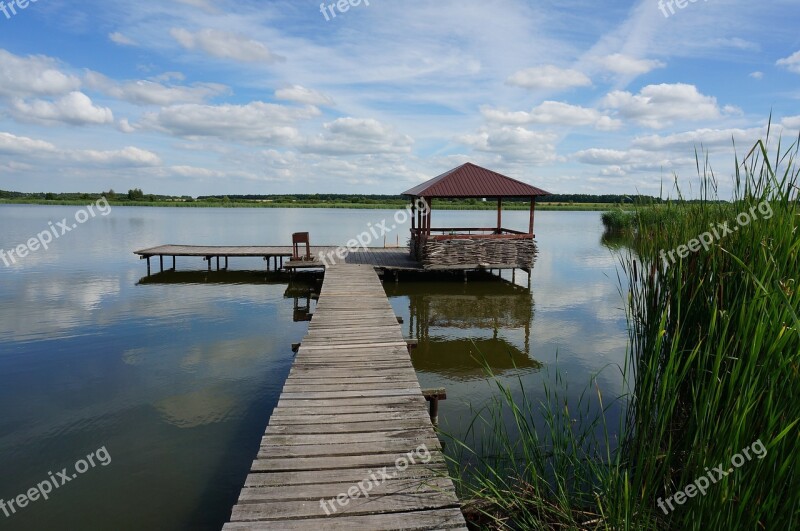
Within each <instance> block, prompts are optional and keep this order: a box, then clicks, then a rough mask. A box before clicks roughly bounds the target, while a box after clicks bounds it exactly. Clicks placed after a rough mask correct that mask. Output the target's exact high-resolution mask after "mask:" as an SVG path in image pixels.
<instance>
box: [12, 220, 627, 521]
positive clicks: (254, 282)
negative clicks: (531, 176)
mask: <svg viewBox="0 0 800 531" xmlns="http://www.w3.org/2000/svg"><path fill="white" fill-rule="evenodd" d="M78 210H79V208H77V207H42V206H0V227H2V230H0V249H4V250H6V251H7V250H10V249H12V248H15V247H16V246H18V245H19V244H21V243H24V242H26V241H28V239H29V238H31V237H34V236H35V235H36V234H38V233H40V232H42V231H44V230H47V229H48V227H49V225H48V222H51V221H52V222H53V223H56V222H58V221H61V220H62V219H63V218H68V219H70V220H72V219H74V216H75V213H76V211H78ZM393 214H394V212H390V211H375V210H364V211H353V210H299V209H298V210H271V209H263V210H249V209H157V208H123V207H115V208H114V209H113V211H112V212H111V213H110V214H109V215H108V216H96V217H94V218H91V219H89V220H88V221H86V222H85V223H83V224H81V225H79V226H78V227H77V228H75V229H74V230H72V231H71V232H69V233H68V234H65V235H64V236H62V237H60V238H59V239H57V240H56V241H54V242H53V243H52V244H51V245H50V248H49V249H48V250H44V249H39V250H37V251H35V252H33V253H31V254H30V255H28V256H26V257H25V258H24V259H20V260H18V262H17V263H16V264H11V265H10V266H9V267H6V266H5V265H4V264H3V263H2V262H1V261H0V499H2V500H6V501H8V500H13V499H15V498H16V497H17V496H18V495H19V494H23V493H26V492H27V491H28V489H30V488H31V487H34V486H36V485H37V484H39V483H41V482H43V481H46V480H48V479H49V477H50V473H52V474H53V475H54V476H57V473H58V472H59V471H62V469H64V468H65V467H66V468H67V469H68V472H69V475H71V474H72V473H74V471H75V463H76V461H78V460H80V459H82V458H86V456H87V455H89V454H91V453H93V452H95V451H96V450H98V449H100V448H105V450H106V451H107V454H108V456H109V457H110V463H108V464H106V465H103V464H102V463H99V462H96V463H95V465H96V466H94V467H91V466H90V467H88V469H87V470H86V471H85V472H84V473H82V474H76V477H74V478H71V479H70V481H69V482H68V483H65V484H64V485H62V486H59V488H58V489H56V490H54V491H53V492H52V493H50V494H49V499H48V500H43V499H38V500H36V501H33V502H31V503H30V504H28V505H27V506H26V507H21V508H17V507H15V509H16V513H10V516H8V517H6V516H5V514H4V513H3V511H2V510H0V529H119V530H125V529H218V528H219V527H220V526H221V524H222V523H223V522H224V520H225V519H226V518H227V516H228V514H229V510H230V507H231V506H232V505H233V503H234V501H235V499H236V496H237V494H238V491H239V488H240V487H241V485H242V483H243V481H244V477H245V475H246V474H247V470H248V468H249V465H250V461H251V460H252V458H253V456H254V455H255V453H256V450H257V447H258V443H259V438H260V435H261V433H262V432H263V430H264V427H265V425H266V423H267V421H268V419H269V413H270V411H271V410H272V408H273V407H274V406H275V404H276V403H277V398H278V395H279V393H280V390H281V387H282V386H283V382H284V380H285V378H286V375H287V374H288V371H289V368H290V366H291V362H292V352H291V349H290V345H291V343H294V342H299V341H300V340H301V339H302V337H303V335H304V334H305V330H306V323H304V322H295V321H294V319H293V310H294V307H295V304H296V303H299V304H300V305H303V304H305V302H306V299H305V295H304V293H305V292H306V288H307V287H308V286H306V285H304V284H303V283H302V282H297V283H294V284H293V285H292V286H291V287H290V286H288V284H287V282H286V281H285V280H284V279H279V278H273V277H269V278H268V277H267V276H266V275H265V274H264V273H263V272H262V273H242V274H234V273H229V274H227V275H225V274H222V275H212V276H209V275H207V274H205V273H202V272H200V273H195V274H180V275H175V276H174V277H172V278H171V279H168V280H170V281H169V282H159V281H158V280H159V279H156V280H157V281H156V282H140V281H141V280H142V277H143V276H144V274H145V271H146V270H145V266H144V263H143V262H141V261H139V260H138V259H137V258H136V257H135V256H133V254H132V251H133V250H135V249H140V248H144V247H150V246H154V245H159V244H164V243H184V244H209V245H214V244H226V245H236V244H243V245H244V244H263V245H268V244H273V245H275V244H277V245H286V244H288V242H290V241H291V238H290V236H291V233H292V232H295V231H301V230H302V231H309V232H310V233H311V238H312V243H313V244H331V243H342V242H344V241H346V240H347V239H349V238H351V237H353V236H355V235H357V234H359V233H361V232H362V231H364V230H366V228H367V226H368V224H369V223H372V224H373V225H375V224H376V223H378V222H380V221H381V220H383V219H384V218H386V219H391V217H392V216H393ZM493 216H494V213H492V212H434V217H435V218H436V219H437V220H439V221H438V222H437V223H436V224H437V225H438V224H452V225H455V226H458V225H462V226H463V225H464V224H467V225H479V224H481V223H486V222H491V220H492V219H493ZM505 219H506V223H505V224H506V225H507V226H510V227H511V228H525V227H526V226H527V213H524V212H509V213H506V214H505ZM601 232H602V227H601V224H600V216H599V214H598V213H583V212H542V213H539V214H538V215H537V236H538V242H539V245H540V256H539V259H538V262H537V264H536V268H535V270H534V274H533V282H532V291H528V290H527V289H525V288H524V287H521V286H525V285H526V284H527V279H526V275H525V274H524V273H520V274H518V275H517V278H516V280H517V283H518V284H520V285H521V286H520V287H514V286H512V285H510V284H509V283H507V282H500V281H497V280H493V281H481V282H470V283H468V284H466V285H465V284H464V283H463V282H418V281H413V282H400V283H399V284H395V283H394V282H387V283H386V288H387V292H388V293H389V295H390V297H391V302H392V305H393V306H394V308H395V310H396V312H397V314H398V315H400V316H402V317H404V320H405V324H404V328H405V329H406V331H407V333H408V334H409V335H410V336H412V337H418V338H419V339H420V346H419V348H418V349H417V350H416V351H415V352H414V354H413V360H414V365H415V367H416V369H417V371H418V375H419V378H420V383H421V384H422V386H423V387H446V388H447V392H448V400H447V401H445V402H443V403H442V405H441V408H440V420H441V423H442V426H443V427H444V428H445V429H446V430H447V431H450V432H452V433H454V434H459V433H462V432H463V430H464V427H465V425H466V423H467V422H468V421H469V419H470V418H471V414H470V408H469V404H470V403H472V404H473V405H476V404H481V403H483V402H485V401H486V400H487V399H488V398H489V397H491V396H492V393H495V392H496V391H495V390H494V388H493V387H492V386H491V385H489V384H488V383H487V382H486V380H485V377H484V373H483V370H482V368H481V367H480V364H479V362H478V361H476V359H475V358H474V356H476V353H478V352H480V353H481V354H482V355H483V356H486V358H487V359H488V360H489V362H490V365H491V366H492V368H493V370H494V372H495V373H496V374H498V375H499V376H500V378H501V379H502V380H503V381H505V382H507V383H508V384H509V385H512V386H516V387H519V382H522V383H523V385H524V386H525V387H526V389H529V390H531V391H532V392H534V394H535V392H537V390H540V389H541V387H542V383H543V381H544V380H552V379H553V374H552V372H551V370H550V369H554V367H555V364H556V355H557V361H558V368H559V371H560V372H561V373H562V376H563V377H564V379H565V380H566V381H567V382H568V383H569V385H570V386H571V387H570V388H571V389H573V390H574V392H576V393H578V392H580V391H582V389H583V387H584V386H585V385H586V383H587V382H588V378H589V375H590V374H592V373H594V372H596V371H597V370H599V369H600V368H602V367H604V366H605V365H607V364H621V363H622V361H623V359H624V355H625V345H626V337H627V336H626V332H625V321H624V314H623V313H622V311H621V310H620V308H621V306H622V299H621V297H620V295H619V293H618V286H617V277H616V259H615V258H614V256H613V255H612V254H611V252H610V251H608V250H607V249H606V248H604V247H603V246H602V245H601V244H600V237H601ZM398 235H399V238H398ZM406 235H407V226H400V227H398V228H397V229H396V231H395V232H393V233H392V234H391V235H390V236H389V237H388V238H387V240H388V242H389V243H396V242H397V241H400V242H401V243H403V242H404V241H405V239H406ZM376 243H380V244H382V243H383V242H376ZM231 267H232V268H234V269H240V270H262V271H263V269H264V262H263V261H260V260H239V261H232V263H231ZM178 268H179V270H184V271H185V270H192V269H194V270H200V271H202V269H203V268H204V263H203V262H202V260H200V259H182V260H181V259H179V262H178ZM509 278H510V277H509ZM295 296H299V297H300V298H299V300H296V299H295ZM599 383H600V385H601V387H602V388H603V391H604V393H607V394H609V395H617V394H620V393H621V392H622V391H621V390H622V383H621V378H620V376H619V371H618V370H617V371H605V372H603V373H602V375H601V377H600V379H599ZM95 461H98V460H97V459H96V460H95ZM59 483H60V482H59Z"/></svg>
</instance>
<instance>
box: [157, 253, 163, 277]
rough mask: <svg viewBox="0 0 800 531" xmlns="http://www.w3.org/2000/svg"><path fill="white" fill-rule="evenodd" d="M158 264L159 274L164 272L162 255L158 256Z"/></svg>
mask: <svg viewBox="0 0 800 531" xmlns="http://www.w3.org/2000/svg"><path fill="white" fill-rule="evenodd" d="M158 263H159V266H161V273H163V272H164V257H163V256H162V255H158Z"/></svg>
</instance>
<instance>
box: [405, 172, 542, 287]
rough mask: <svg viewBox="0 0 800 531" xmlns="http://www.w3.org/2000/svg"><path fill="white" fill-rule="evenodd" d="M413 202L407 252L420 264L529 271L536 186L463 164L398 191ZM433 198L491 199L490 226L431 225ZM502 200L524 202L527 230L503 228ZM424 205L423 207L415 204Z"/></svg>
mask: <svg viewBox="0 0 800 531" xmlns="http://www.w3.org/2000/svg"><path fill="white" fill-rule="evenodd" d="M403 195H405V196H406V197H409V198H411V199H413V200H415V201H414V207H412V208H413V209H414V211H413V215H412V218H411V243H410V248H411V256H412V258H414V259H415V260H417V261H419V262H421V263H422V266H423V267H424V268H425V269H459V270H466V269H517V268H520V269H523V270H525V271H527V272H528V273H530V270H531V268H532V267H533V262H534V260H535V258H536V243H535V242H534V238H535V235H534V232H533V221H534V214H535V211H536V198H537V197H539V196H543V195H549V192H545V191H544V190H542V189H540V188H536V187H535V186H531V185H529V184H526V183H524V182H522V181H518V180H516V179H512V178H511V177H506V176H505V175H502V174H499V173H497V172H494V171H491V170H487V169H486V168H481V167H480V166H476V165H475V164H472V163H467V164H463V165H461V166H459V167H457V168H454V169H452V170H450V171H448V172H446V173H443V174H442V175H439V176H438V177H435V178H433V179H431V180H430V181H427V182H425V183H423V184H420V185H419V186H416V187H414V188H412V189H410V190H407V191H406V192H404V193H403ZM434 199H495V200H497V225H496V226H494V227H434V226H433V225H432V223H431V209H432V207H433V200H434ZM503 199H527V200H529V201H530V222H529V225H528V232H522V231H518V230H512V229H508V228H504V227H503ZM419 204H426V205H427V208H425V212H423V211H422V210H420V209H419V208H417V206H418V205H419Z"/></svg>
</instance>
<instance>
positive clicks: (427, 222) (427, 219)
mask: <svg viewBox="0 0 800 531" xmlns="http://www.w3.org/2000/svg"><path fill="white" fill-rule="evenodd" d="M422 200H423V201H425V204H426V205H428V211H427V212H426V214H425V234H426V235H427V236H430V235H431V210H433V198H430V197H424V198H423V199H422Z"/></svg>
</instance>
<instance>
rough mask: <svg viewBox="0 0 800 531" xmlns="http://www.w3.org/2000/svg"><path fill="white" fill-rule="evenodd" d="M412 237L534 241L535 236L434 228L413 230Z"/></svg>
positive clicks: (502, 230)
mask: <svg viewBox="0 0 800 531" xmlns="http://www.w3.org/2000/svg"><path fill="white" fill-rule="evenodd" d="M411 234H412V237H413V238H414V239H415V240H417V241H419V240H420V239H423V240H424V239H431V240H447V239H470V238H473V239H478V238H480V239H484V238H485V239H509V240H513V239H532V238H533V235H532V234H528V233H527V232H522V231H518V230H512V229H506V228H500V229H498V228H497V227H489V228H487V227H434V228H431V229H411Z"/></svg>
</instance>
